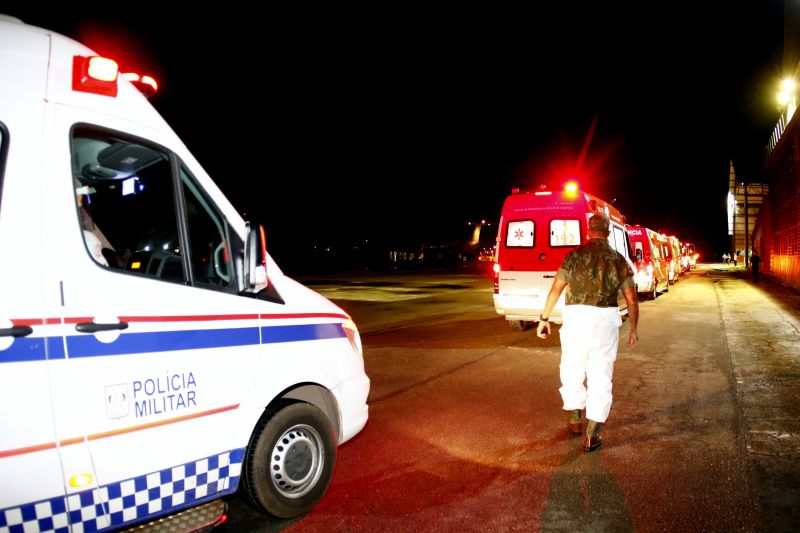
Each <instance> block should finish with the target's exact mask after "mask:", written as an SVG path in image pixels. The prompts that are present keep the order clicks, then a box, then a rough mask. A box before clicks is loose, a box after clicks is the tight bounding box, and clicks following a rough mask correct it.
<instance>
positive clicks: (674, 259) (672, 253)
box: [665, 235, 683, 285]
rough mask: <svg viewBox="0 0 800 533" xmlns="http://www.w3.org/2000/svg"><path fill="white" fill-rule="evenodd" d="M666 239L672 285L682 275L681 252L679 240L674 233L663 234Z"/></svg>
mask: <svg viewBox="0 0 800 533" xmlns="http://www.w3.org/2000/svg"><path fill="white" fill-rule="evenodd" d="M665 237H666V239H667V247H668V249H669V257H670V267H671V271H670V281H671V282H672V284H673V285H674V284H675V283H678V281H679V280H680V276H681V275H683V260H682V259H683V253H682V252H681V241H679V240H678V238H677V237H675V236H674V235H667V236H665Z"/></svg>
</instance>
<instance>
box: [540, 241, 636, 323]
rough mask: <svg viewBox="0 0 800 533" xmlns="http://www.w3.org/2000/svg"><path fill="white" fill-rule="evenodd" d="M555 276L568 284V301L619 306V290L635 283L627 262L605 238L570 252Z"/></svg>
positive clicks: (568, 302) (567, 302)
mask: <svg viewBox="0 0 800 533" xmlns="http://www.w3.org/2000/svg"><path fill="white" fill-rule="evenodd" d="M556 278H558V279H560V280H561V281H564V282H565V283H566V284H567V294H566V304H567V305H574V304H582V305H594V306H596V307H617V295H618V294H619V291H620V290H622V289H627V288H629V287H635V285H634V282H633V271H632V270H631V267H630V266H629V265H628V262H627V261H625V258H624V257H623V256H622V254H620V253H619V252H617V251H616V250H614V249H613V248H612V247H611V245H610V244H608V241H606V240H605V239H591V240H590V241H589V242H588V243H586V244H584V245H583V246H580V247H578V248H576V249H574V250H572V251H571V252H570V253H568V254H567V256H566V257H565V258H564V261H563V262H562V263H561V267H560V268H559V269H558V272H556Z"/></svg>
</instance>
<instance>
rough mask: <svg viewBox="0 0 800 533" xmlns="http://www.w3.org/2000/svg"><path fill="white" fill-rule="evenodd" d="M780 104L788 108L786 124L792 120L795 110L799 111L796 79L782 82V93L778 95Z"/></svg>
mask: <svg viewBox="0 0 800 533" xmlns="http://www.w3.org/2000/svg"><path fill="white" fill-rule="evenodd" d="M778 103H779V104H780V105H781V107H782V108H786V122H787V124H788V122H789V121H790V120H791V119H792V115H793V114H794V110H795V109H797V82H795V81H794V78H784V79H783V81H781V91H780V92H779V93H778Z"/></svg>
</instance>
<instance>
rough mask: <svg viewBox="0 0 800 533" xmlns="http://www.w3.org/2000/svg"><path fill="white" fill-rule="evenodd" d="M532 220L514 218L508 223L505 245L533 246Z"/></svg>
mask: <svg viewBox="0 0 800 533" xmlns="http://www.w3.org/2000/svg"><path fill="white" fill-rule="evenodd" d="M533 229H534V224H533V220H516V221H514V222H509V223H508V229H507V230H506V231H507V234H506V246H508V247H510V248H530V247H531V246H533Z"/></svg>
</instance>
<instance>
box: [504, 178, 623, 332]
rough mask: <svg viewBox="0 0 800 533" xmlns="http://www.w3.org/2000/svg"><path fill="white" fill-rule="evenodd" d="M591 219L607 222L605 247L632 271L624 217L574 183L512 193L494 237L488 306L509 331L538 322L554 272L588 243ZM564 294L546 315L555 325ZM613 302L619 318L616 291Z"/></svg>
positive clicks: (558, 321) (621, 308)
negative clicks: (491, 300) (601, 218)
mask: <svg viewBox="0 0 800 533" xmlns="http://www.w3.org/2000/svg"><path fill="white" fill-rule="evenodd" d="M595 214H601V215H605V216H607V217H608V219H609V221H610V233H609V235H608V242H609V244H611V246H612V247H613V248H614V249H615V250H617V251H618V252H619V253H620V254H622V256H623V257H625V259H626V260H627V261H628V264H629V265H630V267H631V270H632V271H633V272H635V271H636V270H635V268H634V265H633V262H632V261H631V257H632V255H633V254H632V251H631V243H630V240H629V239H628V233H627V232H626V231H625V217H624V216H622V214H621V213H620V212H619V211H618V210H617V209H616V208H615V207H614V206H612V205H611V204H609V203H608V202H606V201H604V200H602V199H600V198H598V197H596V196H593V195H591V194H589V193H586V192H583V191H581V190H579V189H578V186H577V184H576V183H575V182H572V181H570V182H567V183H566V184H565V185H564V187H563V188H557V189H554V188H551V187H548V186H547V185H541V186H540V187H539V188H538V189H537V190H535V191H534V192H523V191H519V190H514V191H512V194H511V196H509V197H507V198H506V200H505V202H504V203H503V208H502V211H501V214H500V228H499V230H498V233H497V252H496V263H495V265H494V307H495V311H497V313H498V314H500V315H503V316H504V317H505V319H506V321H507V322H508V324H509V326H510V327H511V329H512V330H514V331H523V330H525V329H527V327H528V326H529V325H530V324H532V323H533V322H535V321H537V320H539V317H540V316H541V312H542V311H543V310H544V304H545V301H546V300H547V295H548V293H549V292H550V288H551V287H552V286H553V280H554V279H555V276H556V271H557V270H558V268H559V267H560V266H561V262H562V261H563V260H564V257H566V255H567V253H569V252H570V251H571V250H574V249H575V248H577V247H578V246H580V245H581V244H585V243H586V242H587V241H588V234H589V226H588V222H589V219H590V218H591V217H592V216H593V215H595ZM567 290H569V288H567ZM565 295H566V293H562V294H561V297H560V298H559V300H558V303H557V304H556V306H555V308H554V309H553V311H552V312H551V313H550V317H549V318H550V320H551V322H555V323H561V311H562V309H563V308H564V299H565ZM617 300H618V301H617V305H619V308H620V314H621V315H627V312H628V305H627V302H626V300H625V297H624V296H623V295H622V292H621V291H620V293H619V295H618V298H617Z"/></svg>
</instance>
